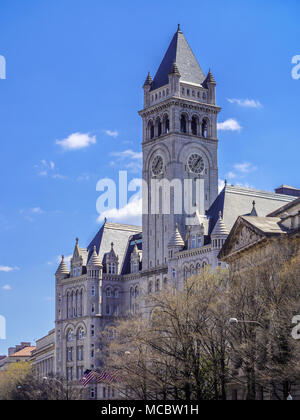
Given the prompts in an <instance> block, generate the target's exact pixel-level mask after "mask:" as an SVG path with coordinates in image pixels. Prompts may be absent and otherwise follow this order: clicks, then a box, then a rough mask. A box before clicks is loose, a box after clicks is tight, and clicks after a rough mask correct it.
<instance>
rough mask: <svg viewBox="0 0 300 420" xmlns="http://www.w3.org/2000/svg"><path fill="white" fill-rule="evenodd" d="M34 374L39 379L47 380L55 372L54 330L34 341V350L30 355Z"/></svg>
mask: <svg viewBox="0 0 300 420" xmlns="http://www.w3.org/2000/svg"><path fill="white" fill-rule="evenodd" d="M30 361H31V362H32V364H33V366H34V369H35V373H36V375H37V376H38V377H39V378H47V377H51V376H52V375H54V372H55V329H53V330H51V331H49V333H48V334H47V335H46V336H45V337H42V338H40V339H39V340H37V341H36V348H35V349H34V350H33V351H32V353H31V358H30Z"/></svg>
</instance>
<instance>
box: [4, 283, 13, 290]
mask: <svg viewBox="0 0 300 420" xmlns="http://www.w3.org/2000/svg"><path fill="white" fill-rule="evenodd" d="M2 290H5V291H9V290H12V289H11V286H10V285H9V284H5V285H4V286H3V287H2Z"/></svg>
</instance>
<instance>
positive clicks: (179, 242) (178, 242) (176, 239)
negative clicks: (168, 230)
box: [168, 223, 185, 247]
mask: <svg viewBox="0 0 300 420" xmlns="http://www.w3.org/2000/svg"><path fill="white" fill-rule="evenodd" d="M184 245H185V243H184V240H183V239H182V236H181V235H180V232H179V230H178V224H177V223H176V227H175V231H174V233H173V235H172V237H171V239H170V241H169V244H168V246H169V247H172V246H174V247H177V246H179V247H184Z"/></svg>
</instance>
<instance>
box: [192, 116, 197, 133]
mask: <svg viewBox="0 0 300 420" xmlns="http://www.w3.org/2000/svg"><path fill="white" fill-rule="evenodd" d="M192 134H193V135H194V136H196V135H197V134H198V120H197V118H196V117H193V118H192Z"/></svg>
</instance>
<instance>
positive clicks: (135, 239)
mask: <svg viewBox="0 0 300 420" xmlns="http://www.w3.org/2000/svg"><path fill="white" fill-rule="evenodd" d="M135 243H136V244H137V247H138V250H139V251H142V233H138V234H136V235H133V236H131V237H130V238H129V241H128V245H127V250H126V253H125V257H124V262H123V266H122V271H121V274H130V271H131V270H130V257H131V254H132V252H133V248H134V245H135ZM141 265H142V262H141V263H140V267H139V268H140V270H141V269H142V266H141Z"/></svg>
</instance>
